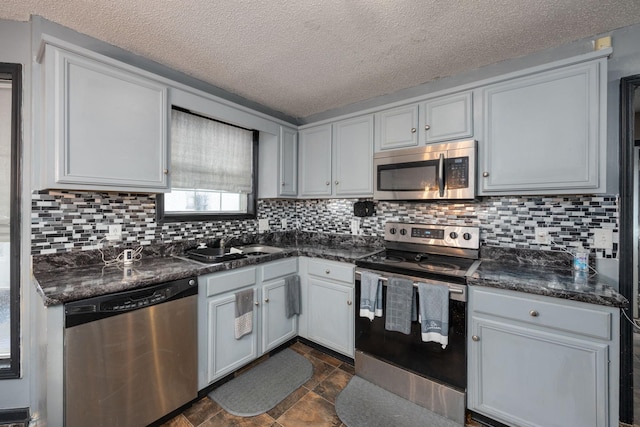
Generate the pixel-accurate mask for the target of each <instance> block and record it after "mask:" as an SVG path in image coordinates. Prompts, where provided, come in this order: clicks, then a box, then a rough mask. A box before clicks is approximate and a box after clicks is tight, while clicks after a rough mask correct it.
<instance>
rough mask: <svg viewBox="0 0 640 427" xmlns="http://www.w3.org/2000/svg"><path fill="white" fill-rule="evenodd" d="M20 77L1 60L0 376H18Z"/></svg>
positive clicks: (16, 67)
mask: <svg viewBox="0 0 640 427" xmlns="http://www.w3.org/2000/svg"><path fill="white" fill-rule="evenodd" d="M21 78H22V67H21V65H19V64H2V63H0V378H18V377H19V376H20V333H19V331H20V329H19V327H20V325H19V322H20V311H19V310H20V175H19V173H20V167H19V165H20V163H19V162H20V153H19V150H20V139H19V138H20V126H21V117H20V111H21V106H20V99H21V96H22V80H21Z"/></svg>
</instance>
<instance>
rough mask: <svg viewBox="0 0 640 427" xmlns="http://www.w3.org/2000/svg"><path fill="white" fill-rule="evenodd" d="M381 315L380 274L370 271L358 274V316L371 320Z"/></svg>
mask: <svg viewBox="0 0 640 427" xmlns="http://www.w3.org/2000/svg"><path fill="white" fill-rule="evenodd" d="M374 316H375V317H382V286H381V284H380V275H379V274H376V273H372V272H370V271H363V272H362V273H361V274H360V317H366V318H368V319H369V320H373V317H374Z"/></svg>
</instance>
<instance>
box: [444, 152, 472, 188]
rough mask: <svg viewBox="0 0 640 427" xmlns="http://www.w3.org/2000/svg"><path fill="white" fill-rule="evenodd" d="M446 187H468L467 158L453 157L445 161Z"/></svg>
mask: <svg viewBox="0 0 640 427" xmlns="http://www.w3.org/2000/svg"><path fill="white" fill-rule="evenodd" d="M445 179H446V182H447V185H446V187H447V188H449V189H452V190H453V189H456V188H467V187H469V158H468V157H454V158H451V159H446V160H445Z"/></svg>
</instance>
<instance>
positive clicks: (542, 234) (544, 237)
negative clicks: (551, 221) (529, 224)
mask: <svg viewBox="0 0 640 427" xmlns="http://www.w3.org/2000/svg"><path fill="white" fill-rule="evenodd" d="M535 236H536V243H539V244H541V245H549V244H551V238H550V237H549V230H547V229H546V228H543V227H536V228H535Z"/></svg>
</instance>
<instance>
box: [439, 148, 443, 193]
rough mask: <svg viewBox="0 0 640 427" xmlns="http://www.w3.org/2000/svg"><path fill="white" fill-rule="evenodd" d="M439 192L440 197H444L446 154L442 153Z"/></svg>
mask: <svg viewBox="0 0 640 427" xmlns="http://www.w3.org/2000/svg"><path fill="white" fill-rule="evenodd" d="M438 191H439V192H440V197H444V154H442V153H440V159H439V160H438Z"/></svg>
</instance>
